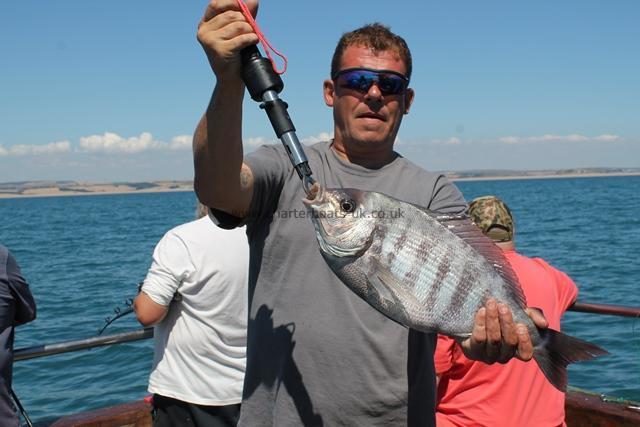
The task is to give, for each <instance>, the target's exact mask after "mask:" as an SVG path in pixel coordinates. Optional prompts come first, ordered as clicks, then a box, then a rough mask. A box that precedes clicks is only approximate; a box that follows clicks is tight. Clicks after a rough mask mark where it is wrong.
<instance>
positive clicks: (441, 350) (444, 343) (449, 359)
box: [433, 334, 456, 375]
mask: <svg viewBox="0 0 640 427" xmlns="http://www.w3.org/2000/svg"><path fill="white" fill-rule="evenodd" d="M455 345H456V341H455V340H454V339H453V338H449V337H447V336H444V335H440V334H438V341H437V344H436V351H435V353H434V355H433V363H434V365H435V368H436V375H442V374H443V373H445V372H447V371H448V370H450V369H451V367H452V366H453V350H454V347H455Z"/></svg>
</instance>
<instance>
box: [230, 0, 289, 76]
mask: <svg viewBox="0 0 640 427" xmlns="http://www.w3.org/2000/svg"><path fill="white" fill-rule="evenodd" d="M237 1H238V6H240V10H242V14H243V15H244V17H245V19H246V20H247V22H248V23H249V25H251V28H253V31H254V32H255V33H256V35H257V36H258V39H259V40H260V43H262V47H263V48H264V51H265V53H266V54H267V58H269V60H270V61H271V66H272V67H273V71H275V72H276V73H277V74H284V72H285V71H287V57H286V56H284V55H283V54H281V53H280V52H278V51H277V50H276V49H275V48H274V47H273V46H271V43H269V41H268V40H267V38H266V37H265V36H264V34H263V33H262V31H260V27H258V23H257V22H256V20H255V19H253V16H251V12H250V11H249V8H248V7H247V5H246V4H244V2H243V1H242V0H237ZM269 50H271V51H273V53H275V54H276V55H278V56H279V57H280V58H282V61H283V63H284V65H283V67H282V70H278V69H277V68H276V62H275V61H274V60H273V57H272V56H271V52H270V51H269Z"/></svg>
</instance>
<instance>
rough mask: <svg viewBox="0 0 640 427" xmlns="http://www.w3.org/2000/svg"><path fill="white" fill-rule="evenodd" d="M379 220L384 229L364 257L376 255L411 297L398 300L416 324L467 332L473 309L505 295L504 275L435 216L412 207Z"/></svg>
mask: <svg viewBox="0 0 640 427" xmlns="http://www.w3.org/2000/svg"><path fill="white" fill-rule="evenodd" d="M380 221H381V222H384V225H383V226H382V227H380V229H381V230H383V231H382V232H380V233H378V235H377V238H375V239H374V241H373V242H372V245H371V247H370V248H369V251H367V253H365V255H364V256H363V258H365V259H363V261H364V262H366V258H367V257H375V258H376V259H377V260H378V261H379V262H380V263H381V264H382V265H383V266H385V267H386V268H387V269H388V270H389V271H390V272H391V274H392V275H393V277H394V278H395V279H396V280H397V283H399V284H401V286H402V287H403V288H404V289H405V291H406V292H408V293H409V294H411V295H412V296H413V297H414V298H411V299H406V298H401V299H400V300H401V302H402V305H403V308H404V310H405V312H406V316H407V317H408V318H409V319H408V320H410V321H411V323H413V324H414V326H415V327H416V328H418V329H421V330H432V331H440V332H443V333H446V334H449V335H460V336H462V335H468V333H469V331H470V330H471V329H472V328H473V314H474V313H475V312H476V311H477V310H478V309H479V308H480V307H481V306H482V305H483V303H484V301H485V299H486V298H487V297H488V296H489V295H492V296H494V297H498V298H500V299H502V300H504V297H505V295H503V292H500V289H501V287H503V286H504V284H503V283H502V279H501V278H500V277H499V276H498V274H497V273H496V272H495V271H494V270H493V268H492V267H491V265H490V264H489V263H488V262H487V261H486V259H485V258H484V257H482V256H481V255H480V254H478V253H477V252H476V251H475V250H474V249H473V248H472V247H471V246H470V245H468V244H466V243H465V242H464V241H463V240H461V239H458V238H452V236H451V235H450V234H449V232H448V231H447V230H446V229H445V228H444V227H442V226H441V225H440V224H439V223H438V222H437V221H436V220H435V219H433V218H431V217H429V216H427V215H426V214H425V213H424V212H421V211H419V210H418V209H416V210H415V211H414V212H405V217H403V218H400V219H391V220H388V219H387V220H380ZM381 225H382V224H381ZM367 264H369V268H372V267H371V266H372V264H371V263H367ZM377 268H379V267H377ZM373 270H374V269H371V270H370V271H369V275H371V274H375V271H373Z"/></svg>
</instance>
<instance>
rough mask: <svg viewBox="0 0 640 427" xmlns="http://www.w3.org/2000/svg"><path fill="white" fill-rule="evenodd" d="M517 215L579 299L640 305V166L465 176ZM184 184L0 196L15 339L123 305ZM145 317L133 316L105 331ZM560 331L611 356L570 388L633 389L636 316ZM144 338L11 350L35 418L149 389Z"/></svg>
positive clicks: (526, 244)
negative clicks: (32, 308)
mask: <svg viewBox="0 0 640 427" xmlns="http://www.w3.org/2000/svg"><path fill="white" fill-rule="evenodd" d="M457 185H458V186H459V188H460V189H461V190H462V191H463V193H464V195H465V197H466V198H467V199H468V200H471V199H472V198H474V197H477V196H480V195H485V194H494V195H497V196H499V197H500V198H502V199H503V200H504V201H505V202H506V203H507V204H508V205H509V207H510V208H511V210H512V211H513V214H514V216H515V218H516V227H517V237H516V242H517V247H518V250H519V251H520V252H522V253H524V254H526V255H529V256H540V257H542V258H544V259H546V260H547V261H548V262H550V263H551V264H552V265H554V266H555V267H557V268H559V269H561V270H563V271H565V272H566V273H568V274H569V275H570V276H571V277H572V278H573V279H574V280H575V282H576V283H577V284H578V286H579V288H580V296H579V299H580V300H584V301H590V302H594V303H608V304H619V305H629V306H635V307H640V291H638V283H637V282H638V279H639V278H640V263H639V261H638V259H639V258H640V177H637V176H633V177H605V178H563V179H526V180H498V181H473V182H472V181H463V182H458V183H457ZM195 201H196V199H195V196H194V194H193V193H191V192H173V193H146V194H124V195H102V196H68V197H41V198H29V199H0V241H1V242H3V243H4V244H5V245H6V246H8V247H9V248H10V249H11V250H12V252H13V253H14V255H15V257H16V259H17V260H18V263H19V264H20V265H21V267H22V270H23V273H24V275H25V276H26V277H27V279H28V280H29V282H30V283H31V289H32V292H33V294H34V296H35V298H36V301H37V304H38V318H37V320H36V321H34V322H32V323H30V324H27V325H24V326H20V327H18V328H17V329H16V342H15V348H16V349H17V348H26V347H31V346H37V345H42V344H52V343H58V342H63V341H69V340H78V339H84V338H90V337H93V336H95V335H96V334H97V332H98V330H99V329H101V328H102V327H103V326H104V324H105V318H107V317H113V316H114V315H115V311H114V310H116V309H124V308H126V304H127V300H128V299H130V298H133V297H134V296H135V295H136V292H137V286H138V283H139V282H140V281H141V280H142V279H144V276H145V274H146V271H147V268H148V267H149V264H150V262H151V255H152V252H153V248H154V246H155V244H156V243H157V241H158V240H159V239H160V238H161V237H162V235H163V234H164V233H165V232H166V231H168V230H169V229H170V228H172V227H174V226H176V225H178V224H181V223H183V222H187V221H190V220H192V219H193V218H194V209H195ZM138 328H140V325H139V324H138V323H137V322H136V321H135V318H134V316H133V315H127V316H124V317H122V318H120V319H118V320H116V321H115V322H113V323H112V324H111V325H110V326H108V327H107V329H106V331H105V332H104V333H105V334H114V333H119V332H127V331H132V330H135V329H138ZM563 328H564V330H565V332H567V333H569V334H571V335H574V336H576V337H579V338H582V339H586V340H589V341H593V342H594V343H597V344H599V345H601V346H602V347H604V348H606V349H607V350H608V351H609V352H610V353H611V355H609V356H605V357H601V358H598V359H596V360H594V361H590V362H582V363H577V364H574V365H572V366H571V367H570V369H569V382H570V384H571V385H572V386H574V387H579V388H582V389H586V390H591V391H595V392H599V393H604V394H607V395H611V396H615V397H622V398H627V399H634V400H640V319H631V318H621V317H615V316H603V315H595V314H585V313H567V314H566V315H565V317H564V322H563ZM152 356H153V345H152V342H151V340H143V341H136V342H132V343H126V344H119V345H114V346H110V347H101V348H95V349H90V350H81V351H77V352H73V353H66V354H59V355H55V356H48V357H43V358H37V359H31V360H25V361H17V362H16V363H15V365H14V387H13V388H14V391H15V392H16V394H17V395H18V397H19V398H20V401H21V402H22V404H23V406H24V407H25V409H26V410H27V412H28V413H29V415H30V416H31V419H32V420H33V421H39V422H46V421H47V420H53V419H56V418H58V417H60V416H63V415H67V414H72V413H77V412H80V411H85V410H89V409H94V408H100V407H105V406H110V405H114V404H117V403H121V402H128V401H133V400H139V399H141V398H143V397H144V396H145V395H147V391H146V385H147V378H148V374H149V370H150V367H151V360H152Z"/></svg>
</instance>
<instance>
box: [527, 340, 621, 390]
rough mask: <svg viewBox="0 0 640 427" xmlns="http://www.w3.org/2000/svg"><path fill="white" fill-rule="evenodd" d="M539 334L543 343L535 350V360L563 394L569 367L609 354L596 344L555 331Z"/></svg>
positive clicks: (565, 388)
mask: <svg viewBox="0 0 640 427" xmlns="http://www.w3.org/2000/svg"><path fill="white" fill-rule="evenodd" d="M538 332H539V333H540V337H541V338H542V343H541V344H539V345H537V346H536V347H535V348H534V349H533V358H534V359H535V361H536V362H537V363H538V366H539V367H540V369H541V370H542V372H543V373H544V376H545V377H547V379H548V380H549V382H551V384H553V386H554V387H555V388H557V389H558V390H560V391H562V392H565V391H566V390H567V365H569V364H570V363H573V362H577V361H580V360H591V359H594V358H596V357H598V356H602V355H605V354H609V352H608V351H606V350H604V349H602V348H600V347H598V346H597V345H595V344H591V343H590V342H587V341H583V340H580V339H578V338H574V337H572V336H569V335H566V334H563V333H562V332H558V331H554V330H553V329H539V330H538Z"/></svg>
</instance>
